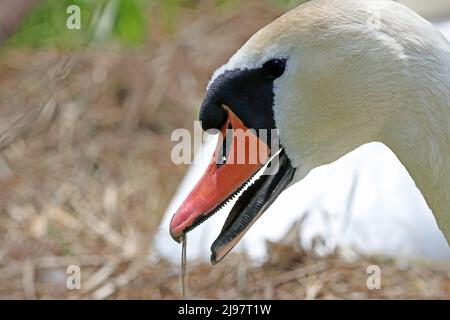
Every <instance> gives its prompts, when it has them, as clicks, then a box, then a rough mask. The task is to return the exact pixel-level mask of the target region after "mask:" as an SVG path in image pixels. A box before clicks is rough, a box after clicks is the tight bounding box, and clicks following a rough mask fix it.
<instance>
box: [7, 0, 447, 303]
mask: <svg viewBox="0 0 450 320" xmlns="http://www.w3.org/2000/svg"><path fill="white" fill-rule="evenodd" d="M280 13H281V11H278V10H277V9H275V8H273V7H270V6H268V5H266V4H265V3H264V2H259V1H248V2H246V4H245V5H244V6H243V8H241V10H235V9H233V8H228V9H226V10H221V11H218V10H217V9H213V8H210V7H209V5H208V4H207V2H206V1H205V2H203V4H202V5H200V7H199V8H198V9H197V10H191V9H186V10H184V11H183V12H182V14H181V16H180V18H179V21H178V23H177V24H176V26H175V27H174V31H173V32H172V33H169V32H167V31H164V30H163V28H162V27H161V23H160V22H159V21H158V20H153V22H152V26H151V30H152V32H151V33H152V36H151V40H149V41H148V43H147V44H146V45H145V46H144V47H142V48H138V49H133V50H128V51H123V50H119V49H117V48H115V47H113V46H111V47H101V48H91V49H89V50H86V51H84V52H77V53H73V52H72V53H67V52H60V51H56V50H46V51H34V50H29V51H26V50H20V51H17V50H8V51H4V52H3V53H2V55H1V57H0V119H1V120H0V150H1V154H0V298H20V299H22V298H28V299H34V298H39V299H42V298H96V299H103V298H152V299H158V298H179V297H180V288H179V276H178V275H179V266H174V265H170V264H169V263H168V262H165V261H152V260H150V259H148V255H149V252H151V251H152V243H151V237H152V234H154V232H155V230H156V228H157V226H158V224H159V222H160V220H161V215H162V213H163V212H164V209H165V207H166V205H167V204H168V201H169V200H170V197H171V196H172V194H173V192H174V190H175V188H176V186H177V183H178V182H179V180H180V179H181V177H182V174H183V172H184V170H185V169H186V168H184V167H177V166H175V165H173V164H172V163H171V161H170V148H171V143H170V133H171V131H172V130H173V129H175V128H180V127H186V128H192V121H193V120H195V118H196V113H197V109H196V106H199V104H200V102H201V99H202V94H203V90H204V87H205V85H206V82H207V80H208V78H209V75H210V73H211V71H212V70H213V69H214V68H215V67H217V66H218V65H219V64H221V63H223V62H225V60H226V58H227V57H228V56H230V55H231V54H232V53H233V52H234V51H235V50H236V49H237V48H238V47H239V46H240V45H241V44H242V43H243V42H244V41H245V40H246V39H247V38H248V37H249V36H250V35H251V34H253V33H254V32H255V31H256V30H257V29H259V28H260V27H261V26H263V25H265V24H266V23H267V22H269V21H271V20H272V19H273V18H275V17H276V16H278V15H279V14H280ZM272 246H273V248H272V252H273V253H274V254H273V255H272V258H271V260H270V261H269V262H267V263H266V264H265V265H263V266H262V267H255V266H252V264H251V263H250V262H248V261H247V260H246V259H245V257H242V256H237V255H232V256H230V257H229V258H228V259H227V260H226V261H225V262H224V263H222V264H220V265H219V266H216V267H214V268H213V267H211V266H210V265H209V264H201V263H199V264H195V265H192V264H191V265H189V269H190V277H189V286H190V290H191V297H199V298H277V299H297V298H307V299H308V298H310V299H312V298H447V299H448V298H450V274H449V272H448V271H447V272H445V271H436V270H435V271H433V269H431V268H429V267H425V266H401V265H399V264H398V263H396V262H394V261H389V260H377V261H376V263H377V264H379V265H380V266H381V267H382V270H383V280H382V281H383V282H382V285H383V289H382V290H373V291H370V290H368V289H367V288H366V278H367V274H366V268H367V266H368V265H369V264H373V263H374V261H373V260H372V259H369V258H361V259H359V260H356V261H353V262H345V261H344V260H342V259H340V258H338V256H337V255H333V256H331V257H329V258H318V257H314V255H312V254H310V253H306V252H304V251H303V250H301V249H300V248H297V249H296V250H292V246H291V245H286V244H282V243H280V244H272ZM71 264H75V265H79V266H81V268H82V290H80V291H78V290H74V291H70V290H67V289H66V287H65V282H66V276H67V275H66V273H65V270H66V268H67V266H68V265H71ZM447 270H448V269H447Z"/></svg>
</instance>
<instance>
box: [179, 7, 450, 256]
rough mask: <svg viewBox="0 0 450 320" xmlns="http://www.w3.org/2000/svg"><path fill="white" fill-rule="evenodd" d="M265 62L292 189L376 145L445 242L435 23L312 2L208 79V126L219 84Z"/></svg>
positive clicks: (441, 43) (448, 172)
mask: <svg viewBox="0 0 450 320" xmlns="http://www.w3.org/2000/svg"><path fill="white" fill-rule="evenodd" d="M267 61H285V67H284V69H283V72H282V74H281V75H280V76H278V77H276V78H275V79H274V80H273V86H272V90H273V101H271V103H272V105H271V106H270V107H271V108H272V109H271V111H272V114H273V121H274V125H275V127H276V128H277V129H278V130H279V133H280V142H281V144H282V146H283V148H284V150H285V154H286V157H287V159H288V160H287V161H289V164H290V165H291V166H292V167H293V168H294V169H295V174H294V175H293V177H292V182H291V185H292V184H294V183H296V182H297V181H300V180H303V179H304V178H305V177H306V176H307V175H308V174H309V173H310V172H311V170H313V169H315V168H318V167H320V166H323V165H326V164H330V163H332V162H334V161H336V160H338V159H339V158H341V157H343V156H344V155H346V154H347V153H349V152H351V151H353V150H355V149H356V148H358V147H360V146H362V145H365V144H368V143H371V142H381V143H383V144H384V145H386V146H387V147H388V148H390V149H391V150H392V151H393V152H394V154H395V155H396V156H397V157H398V159H399V160H400V162H401V163H402V164H403V165H404V166H405V168H406V170H407V171H408V172H409V174H410V175H411V177H412V178H413V180H414V181H415V183H416V185H417V187H418V189H419V190H420V191H421V192H422V194H423V196H424V198H425V200H426V202H427V204H428V205H429V207H430V208H431V210H432V212H433V214H434V216H435V218H436V221H437V224H438V226H439V228H440V230H441V231H442V233H443V234H444V236H445V237H446V238H447V241H448V240H449V239H450V44H449V43H448V41H447V40H446V39H445V38H444V36H443V35H442V34H441V33H440V32H439V31H437V30H436V29H435V27H434V26H433V25H432V24H431V23H429V22H428V21H426V20H425V19H423V18H421V17H420V16H419V15H417V14H416V13H414V12H413V11H411V10H409V9H408V8H406V7H404V6H403V5H400V4H398V3H395V2H392V1H389V0H386V1H384V0H380V1H373V0H313V1H310V2H308V3H307V4H305V5H303V6H300V7H298V8H297V9H294V10H292V11H290V12H288V13H287V14H285V15H284V16H282V17H280V18H279V19H277V20H275V21H274V22H272V23H271V24H269V25H268V26H267V27H265V28H263V29H261V30H260V31H259V32H257V33H256V34H255V35H254V36H253V37H252V38H251V39H249V41H248V42H247V43H246V44H245V45H244V46H243V47H242V48H241V49H240V50H239V51H238V52H237V53H236V54H235V55H234V56H233V57H232V58H231V59H230V60H229V62H228V63H227V64H225V65H224V66H223V67H221V68H219V69H218V70H217V71H216V72H215V73H214V75H213V77H212V79H211V81H210V84H209V86H208V95H207V97H206V99H205V101H206V102H205V103H204V106H203V107H202V113H201V115H200V116H201V118H202V117H203V118H204V119H205V120H206V122H207V123H208V125H209V124H211V125H210V126H211V127H212V126H214V125H215V123H217V124H218V123H220V121H222V120H221V117H220V116H218V114H221V112H222V111H220V109H214V108H216V107H217V103H215V100H213V98H214V99H216V97H217V92H218V91H220V88H221V87H224V86H225V85H223V83H225V82H226V85H227V86H226V88H230V85H229V82H230V81H232V80H233V79H232V77H234V75H235V74H240V73H242V74H250V73H252V74H255V73H256V74H260V73H261V72H260V71H259V70H265V69H264V68H265V66H266V65H267ZM253 70H256V71H257V72H256V71H255V72H253ZM230 79H231V80H230ZM266 87H267V86H266ZM231 88H234V87H232V86H231ZM227 90H228V91H230V90H229V89H227ZM210 92H212V94H211V93H210ZM227 94H229V93H228V92H227ZM231 94H234V93H233V92H231ZM220 97H221V99H225V100H227V99H230V100H228V101H236V99H234V100H233V99H232V98H229V96H228V95H226V96H225V95H223V96H222V95H221V96H220ZM211 101H213V102H214V103H212V102H211ZM249 101H255V99H253V100H249ZM256 101H258V100H257V99H256ZM225 102H227V101H225ZM241 108H246V106H244V107H241V106H239V105H237V106H235V105H231V112H232V113H230V117H231V115H235V116H236V118H238V119H241V120H242V119H244V120H243V121H242V123H243V125H245V126H246V127H251V125H252V123H251V122H252V121H253V119H252V118H251V116H250V118H248V110H242V109H241ZM262 108H267V106H266V105H262ZM218 110H219V111H218ZM261 114H264V112H262V111H261V113H259V112H258V113H255V114H254V115H253V117H254V118H255V119H256V120H258V121H257V122H255V123H257V124H258V125H259V124H260V123H267V124H268V125H270V122H268V121H266V122H264V121H259V120H267V119H258V117H261ZM241 115H243V117H241ZM245 117H247V118H245ZM239 123H241V122H239ZM242 123H241V124H242ZM218 128H219V127H218ZM272 201H273V200H272ZM240 205H241V206H242V204H240ZM183 206H185V207H184V211H183V210H182V209H183ZM188 207H189V210H191V208H192V203H189V206H188ZM186 212H187V211H186V205H182V207H181V208H180V210H179V212H178V213H177V214H176V215H175V222H176V223H175V224H174V223H173V221H174V220H172V224H171V233H172V236H174V234H178V232H182V231H181V230H182V229H181V227H180V226H181V224H179V223H178V222H180V221H181V222H183V220H186V217H188V216H189V214H188V213H186ZM192 212H193V211H192ZM198 214H200V213H198ZM198 214H197V213H196V215H198ZM190 221H192V220H190ZM189 223H191V222H189ZM189 225H190V224H189ZM177 228H178V229H177ZM174 230H175V231H174ZM178 230H180V231H178ZM245 231H246V230H245ZM245 231H244V233H245ZM240 236H242V235H240ZM239 239H240V238H237V241H239ZM222 240H223V241H224V242H223V243H225V245H226V244H228V243H231V241H232V240H228V239H222ZM233 241H234V240H233ZM237 241H234V242H233V245H232V246H234V245H235V244H236V243H237ZM223 243H220V246H219V248H220V250H222V251H223V252H221V251H220V250H219V249H217V250H216V251H218V252H219V256H220V259H221V258H223V256H224V255H226V253H228V251H229V250H230V248H231V247H232V246H230V248H227V249H226V250H225V249H223V247H224V246H225V245H224V244H223ZM227 250H228V251H227ZM213 251H214V250H213ZM213 254H215V253H214V252H213ZM213 259H215V256H214V258H213ZM220 259H217V261H220Z"/></svg>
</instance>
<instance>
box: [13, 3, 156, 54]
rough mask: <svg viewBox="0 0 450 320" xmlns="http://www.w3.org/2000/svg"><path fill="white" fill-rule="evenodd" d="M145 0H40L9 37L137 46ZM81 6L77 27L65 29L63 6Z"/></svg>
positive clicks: (34, 42) (22, 42)
mask: <svg viewBox="0 0 450 320" xmlns="http://www.w3.org/2000/svg"><path fill="white" fill-rule="evenodd" d="M147 3H148V1H145V0H97V1H96V0H41V2H40V3H39V4H38V5H37V6H36V7H35V8H34V10H33V11H32V12H31V14H30V15H29V16H28V17H27V18H26V19H25V21H24V22H23V23H22V25H21V28H20V30H19V31H18V32H17V33H16V34H15V36H14V37H13V38H12V39H10V40H9V45H12V46H31V47H41V46H57V47H63V48H72V47H82V46H86V45H89V44H95V43H99V42H104V41H110V40H116V41H118V42H120V43H122V44H124V45H137V44H140V43H142V42H143V41H144V40H145V37H146V31H147V19H146V15H145V14H144V12H146V11H147V10H146V4H147ZM70 5H78V6H79V7H80V9H81V30H68V29H67V28H66V20H67V18H68V16H69V15H68V14H67V13H66V9H67V7H68V6H70Z"/></svg>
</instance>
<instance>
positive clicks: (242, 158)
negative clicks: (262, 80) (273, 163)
mask: <svg viewBox="0 0 450 320" xmlns="http://www.w3.org/2000/svg"><path fill="white" fill-rule="evenodd" d="M224 108H225V110H226V111H227V113H228V119H227V121H226V123H225V124H224V126H223V127H222V129H221V135H220V138H219V141H218V144H217V147H216V150H215V152H214V155H213V157H212V159H211V162H210V164H209V165H208V168H207V169H206V172H205V173H204V174H203V176H202V177H201V179H200V181H199V182H198V183H197V184H196V186H195V187H194V189H193V190H192V191H191V193H190V194H189V195H188V197H187V198H186V199H185V200H184V202H183V203H182V205H181V206H180V208H179V209H178V210H177V212H176V213H175V215H174V216H173V217H172V220H171V222H170V234H171V236H172V238H173V239H174V240H175V241H177V242H179V241H180V240H181V237H182V236H183V235H184V234H185V233H187V232H188V231H190V230H192V229H193V228H195V227H196V226H197V225H199V224H200V223H202V222H203V221H205V220H206V219H207V218H209V217H210V216H212V215H213V214H214V213H215V212H216V211H218V209H220V208H221V207H222V205H224V204H225V203H226V202H227V201H228V200H229V199H230V198H231V197H232V196H233V195H235V194H236V193H238V192H239V191H240V189H241V188H242V187H243V186H244V185H245V183H246V182H247V181H248V180H249V179H250V178H251V177H252V176H253V175H254V174H255V173H256V172H258V170H259V169H261V168H262V167H263V166H264V164H265V163H267V161H268V160H269V158H270V152H271V150H270V148H269V146H268V145H267V144H266V143H265V142H263V141H262V140H261V139H260V138H259V137H258V136H257V135H256V133H255V132H253V131H252V130H249V129H248V128H247V127H246V126H245V125H244V124H243V123H242V121H241V120H240V119H239V118H238V117H237V116H236V115H235V114H234V113H233V112H232V111H231V110H230V109H229V108H227V107H224ZM225 145H228V147H227V148H225ZM224 149H228V150H226V151H227V154H226V156H225V159H223V157H224V151H225V150H224ZM223 160H224V163H221V162H222V161H223Z"/></svg>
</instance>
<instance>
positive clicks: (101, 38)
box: [8, 0, 306, 49]
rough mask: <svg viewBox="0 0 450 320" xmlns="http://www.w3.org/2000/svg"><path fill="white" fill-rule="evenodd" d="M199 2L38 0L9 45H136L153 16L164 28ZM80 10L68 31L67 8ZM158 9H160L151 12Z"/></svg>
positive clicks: (275, 0)
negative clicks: (78, 19)
mask: <svg viewBox="0 0 450 320" xmlns="http://www.w3.org/2000/svg"><path fill="white" fill-rule="evenodd" d="M305 1H306V0H266V3H267V5H269V6H270V5H281V6H283V7H292V6H294V5H298V4H300V3H303V2H305ZM200 2H201V1H200V0H40V1H39V2H38V4H37V5H36V6H35V8H34V10H33V11H32V12H31V14H30V15H29V16H28V17H27V18H26V19H25V21H24V22H23V23H22V25H21V28H20V30H19V31H18V32H17V33H16V34H15V35H14V37H12V38H11V39H10V40H9V41H8V44H9V45H11V46H22V47H23V46H26V47H42V46H53V47H61V48H66V49H70V48H81V47H85V46H87V45H95V44H99V43H104V42H109V41H116V42H118V43H121V44H122V45H125V46H130V45H139V44H141V43H143V42H144V41H145V38H146V36H147V28H148V20H149V19H151V18H152V13H153V12H157V13H158V14H162V19H163V21H164V22H165V25H166V26H167V27H169V28H170V27H171V26H172V25H173V23H174V22H175V21H176V18H177V17H178V15H179V13H180V11H181V9H182V8H191V9H195V7H196V6H197V5H198V4H199V3H200ZM211 2H212V3H213V4H214V5H215V6H216V7H219V8H230V7H231V8H235V9H236V8H238V4H239V1H238V0H211ZM70 5H78V6H79V7H80V9H81V30H68V29H67V28H66V20H67V18H68V16H69V15H68V14H67V13H66V10H67V7H68V6H70ZM155 7H158V8H159V10H156V11H155V10H153V8H155Z"/></svg>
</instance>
